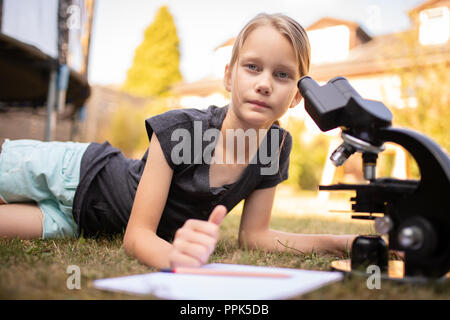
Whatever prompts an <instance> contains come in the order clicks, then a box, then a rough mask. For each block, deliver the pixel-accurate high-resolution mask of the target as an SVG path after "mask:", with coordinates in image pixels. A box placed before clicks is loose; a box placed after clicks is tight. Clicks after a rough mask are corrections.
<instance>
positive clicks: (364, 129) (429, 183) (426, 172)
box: [298, 76, 450, 278]
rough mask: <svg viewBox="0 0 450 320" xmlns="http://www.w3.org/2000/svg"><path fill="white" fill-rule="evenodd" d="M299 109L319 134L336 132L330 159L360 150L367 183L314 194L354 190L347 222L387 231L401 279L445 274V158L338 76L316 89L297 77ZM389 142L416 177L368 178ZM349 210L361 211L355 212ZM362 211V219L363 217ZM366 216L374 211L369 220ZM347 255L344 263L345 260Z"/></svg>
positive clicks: (449, 244)
mask: <svg viewBox="0 0 450 320" xmlns="http://www.w3.org/2000/svg"><path fill="white" fill-rule="evenodd" d="M298 88H299V90H300V93H301V94H302V95H303V98H304V101H305V109H306V111H307V112H308V114H309V115H310V116H311V118H312V119H313V120H314V121H315V123H316V124H317V125H318V127H319V128H320V129H321V130H322V131H328V130H331V129H334V128H337V127H340V128H341V130H342V132H341V135H342V138H343V143H342V144H341V145H340V146H339V147H338V148H337V149H336V150H335V151H334V153H333V154H332V156H331V158H330V159H331V161H332V162H333V163H334V164H335V165H336V166H339V165H342V164H343V163H344V162H345V160H346V159H347V158H348V157H349V156H351V155H352V154H353V153H355V152H360V153H362V161H363V175H364V178H365V180H367V181H368V182H367V183H363V184H341V183H338V184H335V185H330V186H320V187H319V190H355V191H356V196H355V197H354V198H351V201H353V203H352V211H353V212H354V213H353V214H352V218H354V219H373V220H375V228H376V230H377V231H378V232H379V233H380V234H382V235H383V234H388V237H389V249H393V250H398V251H404V254H405V256H404V275H405V277H406V276H408V277H409V276H410V277H426V278H439V277H442V276H444V275H445V274H446V273H447V272H448V271H449V269H450V159H449V156H448V155H447V154H446V153H445V152H444V151H443V150H442V149H441V147H440V146H439V145H438V144H436V143H435V142H434V141H433V140H431V139H429V138H428V137H426V136H424V135H422V134H420V133H417V132H415V131H412V130H408V129H403V128H394V127H392V126H391V124H392V114H391V112H390V111H389V109H388V108H387V107H386V106H385V105H384V104H383V103H381V102H378V101H372V100H366V99H363V98H362V97H361V96H360V95H359V94H358V93H357V92H356V91H355V89H354V88H353V87H352V86H351V85H350V84H349V82H348V81H347V80H346V79H345V78H343V77H337V78H334V79H332V80H330V81H329V82H328V83H327V84H325V85H323V86H320V85H319V84H317V82H315V81H314V80H313V79H311V78H310V77H308V76H306V77H303V78H301V79H300V80H299V82H298ZM385 142H392V143H395V144H398V145H400V146H402V147H403V148H404V149H406V150H407V151H408V152H409V153H410V154H411V156H412V157H413V158H414V160H415V161H416V163H417V165H418V167H419V170H420V180H401V179H394V178H378V179H377V178H376V177H375V169H376V161H377V157H378V153H380V152H382V151H383V150H384V147H383V144H384V143H385ZM357 212H362V213H366V214H365V215H362V214H359V215H358V214H355V213H357ZM367 213H369V215H367ZM372 213H382V214H383V216H382V217H377V218H376V217H375V216H373V215H372ZM354 259H356V257H353V254H352V264H353V260H354Z"/></svg>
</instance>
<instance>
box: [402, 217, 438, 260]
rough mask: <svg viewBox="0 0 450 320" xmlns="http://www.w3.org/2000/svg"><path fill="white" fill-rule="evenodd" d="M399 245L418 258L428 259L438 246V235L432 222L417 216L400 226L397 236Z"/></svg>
mask: <svg viewBox="0 0 450 320" xmlns="http://www.w3.org/2000/svg"><path fill="white" fill-rule="evenodd" d="M397 241H398V243H399V245H400V246H401V247H402V248H403V249H404V250H407V251H410V252H411V253H412V252H414V255H416V256H417V258H419V257H422V258H424V259H425V258H427V257H430V256H431V255H433V253H434V251H435V250H436V248H437V244H438V234H437V232H436V229H435V227H434V226H433V224H432V223H430V221H428V220H427V219H425V218H423V217H418V216H415V217H413V218H409V219H408V220H406V221H404V223H403V224H402V225H400V227H399V229H398V234H397Z"/></svg>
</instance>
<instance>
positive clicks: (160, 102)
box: [104, 98, 170, 158]
mask: <svg viewBox="0 0 450 320" xmlns="http://www.w3.org/2000/svg"><path fill="white" fill-rule="evenodd" d="M168 105H169V103H168V102H167V101H166V98H159V99H155V100H152V101H150V102H149V103H147V104H146V105H145V106H143V107H140V108H137V107H136V106H134V105H130V104H126V103H124V104H121V105H120V106H119V107H118V108H117V110H116V111H115V112H114V113H113V114H112V115H111V125H110V126H109V127H108V129H107V131H106V132H105V134H104V135H105V136H106V137H108V140H109V142H110V143H111V145H113V146H114V147H117V148H119V149H120V150H121V151H122V152H123V153H124V154H125V155H126V156H127V157H130V158H140V157H141V156H142V155H143V154H144V152H145V150H146V149H147V148H148V146H149V138H148V136H147V131H146V129H145V119H147V118H150V117H152V116H155V115H157V114H160V113H163V112H166V111H168V110H170V108H169V107H168Z"/></svg>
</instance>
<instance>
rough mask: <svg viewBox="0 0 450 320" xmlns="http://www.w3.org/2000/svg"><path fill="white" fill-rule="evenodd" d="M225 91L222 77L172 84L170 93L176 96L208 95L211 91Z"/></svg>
mask: <svg viewBox="0 0 450 320" xmlns="http://www.w3.org/2000/svg"><path fill="white" fill-rule="evenodd" d="M216 92H218V93H223V94H225V93H226V90H225V88H224V86H223V81H222V79H216V78H214V79H209V78H206V79H202V80H199V81H195V82H190V83H178V84H175V85H174V86H172V89H171V93H172V94H174V95H177V96H183V95H192V96H201V97H205V96H209V95H211V94H213V93H216Z"/></svg>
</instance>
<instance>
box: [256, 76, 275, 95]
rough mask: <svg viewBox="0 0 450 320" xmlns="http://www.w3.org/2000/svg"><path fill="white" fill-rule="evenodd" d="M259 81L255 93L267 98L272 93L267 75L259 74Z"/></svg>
mask: <svg viewBox="0 0 450 320" xmlns="http://www.w3.org/2000/svg"><path fill="white" fill-rule="evenodd" d="M258 80H259V81H258V82H257V83H256V88H255V89H256V92H258V93H260V94H262V95H265V96H268V95H270V94H271V93H272V86H271V84H270V79H269V77H268V76H267V75H265V74H261V76H260V78H259V79H258Z"/></svg>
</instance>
